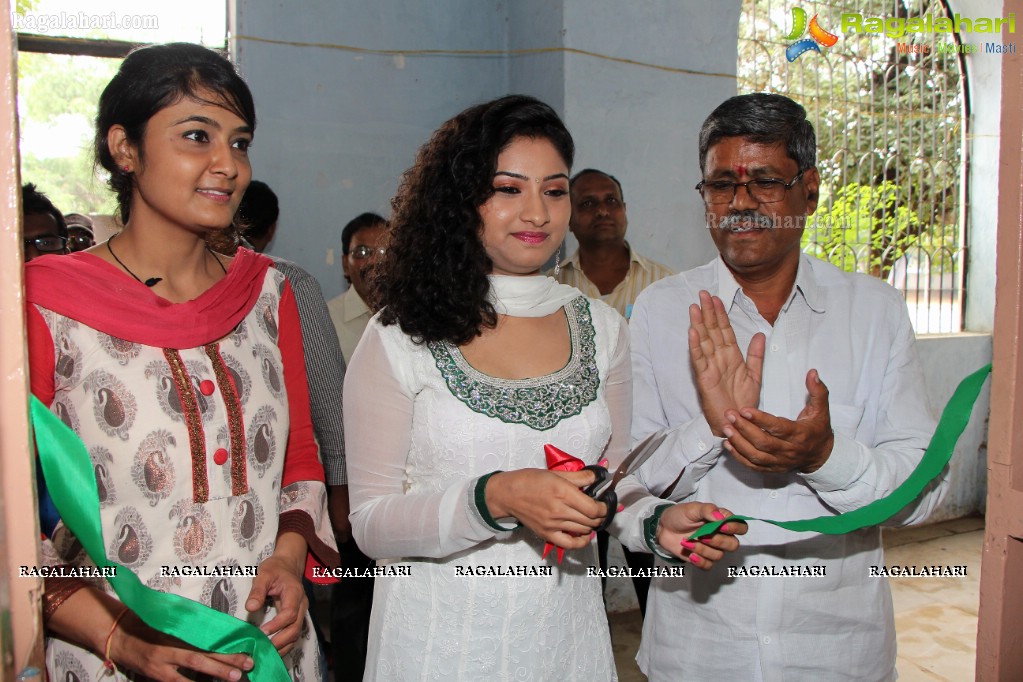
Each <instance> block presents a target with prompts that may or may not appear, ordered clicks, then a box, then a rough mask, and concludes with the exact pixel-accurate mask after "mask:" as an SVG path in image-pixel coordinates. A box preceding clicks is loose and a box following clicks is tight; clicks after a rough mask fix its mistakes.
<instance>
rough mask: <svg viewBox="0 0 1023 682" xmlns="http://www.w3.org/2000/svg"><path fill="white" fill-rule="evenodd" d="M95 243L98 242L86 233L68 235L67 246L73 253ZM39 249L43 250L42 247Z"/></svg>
mask: <svg viewBox="0 0 1023 682" xmlns="http://www.w3.org/2000/svg"><path fill="white" fill-rule="evenodd" d="M95 243H96V242H95V241H93V240H92V238H90V237H87V236H86V235H72V236H70V237H68V240H67V248H68V251H70V252H71V253H75V252H76V251H85V250H86V249H87V248H89V247H90V246H93V245H94V244H95ZM39 250H40V251H42V249H39Z"/></svg>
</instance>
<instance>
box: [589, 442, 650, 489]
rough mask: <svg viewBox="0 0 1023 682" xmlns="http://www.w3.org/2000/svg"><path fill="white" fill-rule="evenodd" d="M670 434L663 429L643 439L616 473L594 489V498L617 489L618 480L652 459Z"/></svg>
mask: <svg viewBox="0 0 1023 682" xmlns="http://www.w3.org/2000/svg"><path fill="white" fill-rule="evenodd" d="M667 437H668V435H667V434H666V433H665V432H663V431H658V432H656V433H652V434H650V435H649V436H647V437H646V438H644V439H643V441H642V442H641V443H640V444H639V445H637V446H636V447H634V448H633V449H632V452H630V453H629V454H628V456H627V457H626V458H625V459H624V460H622V463H621V464H619V465H618V468H617V469H615V472H614V475H612V476H610V477H609V478H608V479H607V480H606V481H605V482H604V483H602V484H601V485H600V486H599V487H598V488H597V489H596V490H594V491H593V497H594V499H599V498H600V497H602V496H603V495H604V494H605V493H608V492H610V491H612V490H614V489H615V487H616V486H617V485H618V481H620V480H622V479H623V478H625V477H626V476H628V475H629V474H631V473H633V472H635V471H636V470H637V469H639V468H640V467H641V466H643V463H644V462H646V461H647V460H648V459H650V455H652V454H654V453H655V452H656V451H657V448H659V447H660V446H661V443H663V442H664V439H665V438H667Z"/></svg>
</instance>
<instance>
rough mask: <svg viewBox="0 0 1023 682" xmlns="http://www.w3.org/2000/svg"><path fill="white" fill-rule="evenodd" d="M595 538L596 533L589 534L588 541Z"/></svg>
mask: <svg viewBox="0 0 1023 682" xmlns="http://www.w3.org/2000/svg"><path fill="white" fill-rule="evenodd" d="M595 537H597V531H593V532H592V533H590V540H592V539H593V538H595Z"/></svg>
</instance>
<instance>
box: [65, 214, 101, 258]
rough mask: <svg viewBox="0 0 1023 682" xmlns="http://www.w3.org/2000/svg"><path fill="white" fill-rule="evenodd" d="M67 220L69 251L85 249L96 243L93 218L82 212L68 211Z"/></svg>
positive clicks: (74, 251)
mask: <svg viewBox="0 0 1023 682" xmlns="http://www.w3.org/2000/svg"><path fill="white" fill-rule="evenodd" d="M64 220H66V221H67V232H68V243H67V247H68V251H70V252H71V253H76V252H78V251H85V250H86V249H88V248H91V247H93V246H95V245H96V232H95V230H94V229H93V226H92V218H90V217H89V216H87V215H82V214H81V213H68V214H67V215H66V216H64Z"/></svg>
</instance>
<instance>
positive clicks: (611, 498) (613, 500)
mask: <svg viewBox="0 0 1023 682" xmlns="http://www.w3.org/2000/svg"><path fill="white" fill-rule="evenodd" d="M582 470H583V471H592V472H593V473H594V474H596V476H597V480H595V481H594V482H593V483H591V484H589V485H588V486H586V487H585V488H583V492H584V493H586V494H587V495H589V496H590V497H593V499H595V500H596V501H597V502H603V503H604V504H606V505H607V516H605V517H604V520H603V521H601V522H600V525H599V526H597V527H596V528H595V529H594V530H597V531H601V530H606V529H607V527H608V526H610V525H611V522H612V521H613V520H614V518H615V513H617V511H618V494H617V493H615V491H613V490H609V491H608V492H606V493H604V494H603V495H601V496H600V497H594V493H595V492H597V488H598V487H599V486H600V484H601V483H603V482H604V481H605V480H607V477H608V476H609V475H610V474H609V473H608V471H607V469H605V468H604V467H602V466H600V465H598V464H591V465H589V466H585V467H583V468H582Z"/></svg>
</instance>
